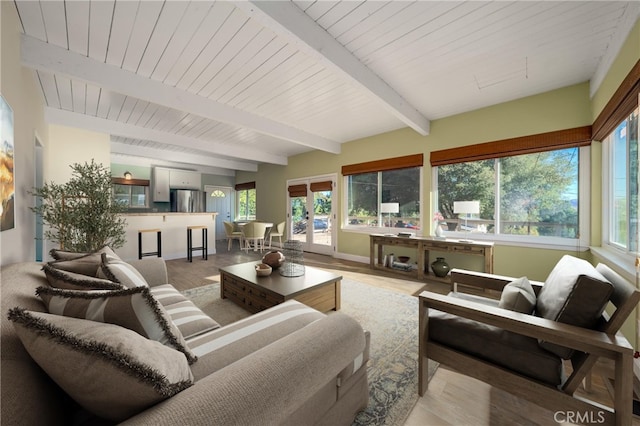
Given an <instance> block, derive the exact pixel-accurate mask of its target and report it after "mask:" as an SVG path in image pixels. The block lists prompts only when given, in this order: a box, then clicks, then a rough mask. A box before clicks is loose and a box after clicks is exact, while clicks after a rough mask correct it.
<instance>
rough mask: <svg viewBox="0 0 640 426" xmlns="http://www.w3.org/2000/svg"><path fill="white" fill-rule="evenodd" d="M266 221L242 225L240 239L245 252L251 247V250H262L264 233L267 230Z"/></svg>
mask: <svg viewBox="0 0 640 426" xmlns="http://www.w3.org/2000/svg"><path fill="white" fill-rule="evenodd" d="M267 225H268V224H267V223H264V222H249V223H247V224H246V225H244V226H243V227H242V240H243V242H244V245H243V247H242V249H243V250H245V251H246V252H247V253H248V252H249V250H250V249H251V248H253V251H257V250H260V251H261V252H262V251H263V250H264V235H265V232H266V231H267Z"/></svg>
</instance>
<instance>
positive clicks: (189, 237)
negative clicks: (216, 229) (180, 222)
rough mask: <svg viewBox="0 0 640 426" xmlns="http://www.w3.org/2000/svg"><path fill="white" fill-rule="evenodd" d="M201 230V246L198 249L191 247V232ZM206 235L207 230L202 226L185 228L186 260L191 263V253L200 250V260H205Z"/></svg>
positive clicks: (206, 256) (206, 257)
mask: <svg viewBox="0 0 640 426" xmlns="http://www.w3.org/2000/svg"><path fill="white" fill-rule="evenodd" d="M194 229H202V245H201V246H200V247H193V230H194ZM207 235H208V228H207V227H206V226H204V225H193V226H187V260H188V261H189V262H191V261H193V252H194V251H196V250H202V259H203V260H207V259H208V258H209V257H208V255H207V248H208V247H207Z"/></svg>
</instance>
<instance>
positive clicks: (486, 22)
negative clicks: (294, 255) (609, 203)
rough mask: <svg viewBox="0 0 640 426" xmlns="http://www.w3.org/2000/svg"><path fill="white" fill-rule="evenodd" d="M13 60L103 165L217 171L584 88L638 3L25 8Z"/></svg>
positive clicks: (595, 80)
mask: <svg viewBox="0 0 640 426" xmlns="http://www.w3.org/2000/svg"><path fill="white" fill-rule="evenodd" d="M15 6H16V8H17V11H18V14H19V17H20V21H21V24H22V30H23V33H24V34H23V37H22V62H23V65H24V66H26V67H29V68H31V69H33V70H34V78H36V79H37V81H38V83H39V85H40V87H41V88H42V94H43V97H44V100H45V103H46V105H47V107H46V118H47V120H48V121H50V122H52V123H58V124H63V125H68V126H73V127H82V128H86V129H90V130H94V131H100V132H106V133H109V134H111V141H112V157H113V158H112V161H114V162H119V163H125V164H137V163H140V164H155V165H170V166H173V167H183V168H190V169H194V170H200V171H204V172H209V173H216V174H233V173H235V171H236V170H248V171H255V170H257V165H258V164H260V163H271V164H286V163H287V158H288V157H289V156H292V155H296V154H299V153H302V152H306V151H309V150H313V149H318V150H323V151H327V152H331V153H338V152H340V145H341V144H342V143H344V142H347V141H350V140H353V139H357V138H362V137H366V136H370V135H375V134H378V133H383V132H388V131H391V130H394V129H398V128H402V127H407V126H408V127H411V128H412V129H414V130H415V131H416V132H418V133H420V134H422V135H426V134H428V132H429V123H430V120H434V119H439V118H442V117H447V116H450V115H454V114H459V113H462V112H465V111H470V110H474V109H477V108H481V107H484V106H489V105H492V104H496V103H501V102H505V101H509V100H513V99H517V98H521V97H524V96H529V95H533V94H537V93H541V92H545V91H549V90H553V89H556V88H560V87H564V86H568V85H571V84H576V83H580V82H584V81H590V82H591V88H592V92H593V91H594V90H595V89H596V88H597V87H598V85H599V84H600V82H601V79H602V77H603V75H604V74H605V73H606V71H607V69H608V67H609V66H610V64H611V62H612V60H613V58H614V57H615V55H616V54H617V52H618V49H619V48H620V46H621V44H622V42H623V41H624V40H625V38H626V36H627V35H628V33H629V30H630V29H631V27H632V26H633V24H634V23H635V21H636V20H637V19H638V17H639V16H640V3H638V2H633V1H632V2H616V1H602V2H596V1H558V2H550V1H531V2H525V1H514V2H504V1H498V2H480V1H417V2H413V1H292V2H291V1H274V2H268V1H253V2H249V1H237V2H226V1H216V2H212V1H159V0H151V1H149V0H147V1H131V0H126V1H113V0H99V1H84V0H74V1H58V0H46V1H45V0H42V1H31V0H29V1H26V0H25V1H22V0H16V1H15Z"/></svg>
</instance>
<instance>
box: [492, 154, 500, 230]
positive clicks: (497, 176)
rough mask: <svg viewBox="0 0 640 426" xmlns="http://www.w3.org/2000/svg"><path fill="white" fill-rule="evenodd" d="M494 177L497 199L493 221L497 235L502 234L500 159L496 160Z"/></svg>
mask: <svg viewBox="0 0 640 426" xmlns="http://www.w3.org/2000/svg"><path fill="white" fill-rule="evenodd" d="M494 170H495V173H494V179H495V186H494V191H495V201H494V204H495V206H494V213H493V216H494V222H493V232H494V234H495V235H498V234H500V222H501V220H500V160H499V159H496V160H494Z"/></svg>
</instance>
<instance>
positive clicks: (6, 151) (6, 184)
mask: <svg viewBox="0 0 640 426" xmlns="http://www.w3.org/2000/svg"><path fill="white" fill-rule="evenodd" d="M13 153H14V143H13V110H12V109H11V107H10V106H9V104H8V103H7V101H6V100H5V99H4V98H3V97H2V95H0V231H6V230H8V229H12V228H14V227H15V226H16V223H15V184H14V178H15V174H14V170H13V165H14V161H13Z"/></svg>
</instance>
